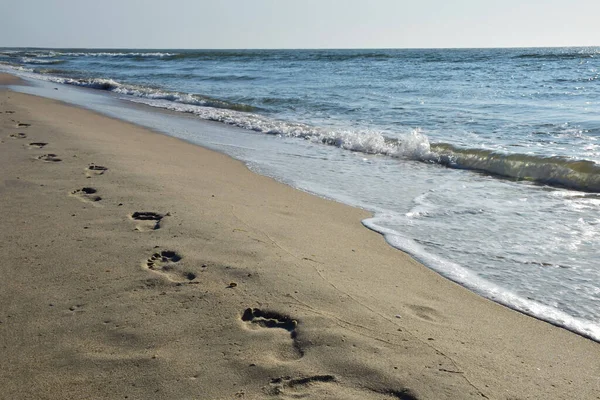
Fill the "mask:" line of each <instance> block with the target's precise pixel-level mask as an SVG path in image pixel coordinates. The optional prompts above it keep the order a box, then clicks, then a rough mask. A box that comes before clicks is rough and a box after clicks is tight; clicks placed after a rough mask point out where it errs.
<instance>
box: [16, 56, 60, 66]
mask: <svg viewBox="0 0 600 400" xmlns="http://www.w3.org/2000/svg"><path fill="white" fill-rule="evenodd" d="M21 62H22V63H24V64H36V65H56V64H64V63H65V60H49V59H46V58H43V59H39V58H31V57H23V58H21Z"/></svg>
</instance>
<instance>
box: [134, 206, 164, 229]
mask: <svg viewBox="0 0 600 400" xmlns="http://www.w3.org/2000/svg"><path fill="white" fill-rule="evenodd" d="M166 215H168V214H166ZM164 217H165V215H162V214H159V213H155V212H152V211H136V212H134V213H133V214H131V219H133V220H135V221H137V222H138V223H137V226H136V228H135V229H136V230H138V231H140V232H144V231H155V230H157V229H160V222H161V221H162V219H163V218H164Z"/></svg>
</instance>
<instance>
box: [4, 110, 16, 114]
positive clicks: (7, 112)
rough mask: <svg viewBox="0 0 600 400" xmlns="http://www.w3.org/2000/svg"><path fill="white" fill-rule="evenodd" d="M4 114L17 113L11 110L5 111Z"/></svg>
mask: <svg viewBox="0 0 600 400" xmlns="http://www.w3.org/2000/svg"><path fill="white" fill-rule="evenodd" d="M4 113H5V114H14V113H15V112H14V111H10V110H9V111H4Z"/></svg>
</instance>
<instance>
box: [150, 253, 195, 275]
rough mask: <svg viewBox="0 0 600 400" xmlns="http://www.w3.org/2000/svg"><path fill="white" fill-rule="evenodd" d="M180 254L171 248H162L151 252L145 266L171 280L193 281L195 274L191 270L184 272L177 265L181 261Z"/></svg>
mask: <svg viewBox="0 0 600 400" xmlns="http://www.w3.org/2000/svg"><path fill="white" fill-rule="evenodd" d="M181 258H182V257H181V256H180V255H179V254H178V253H176V252H174V251H171V250H163V251H160V252H157V253H154V254H152V256H151V257H150V258H149V259H148V260H147V261H146V263H145V267H146V268H147V269H149V270H150V271H153V272H156V273H157V274H160V275H162V276H164V277H165V278H167V279H168V280H170V281H171V282H176V283H183V282H190V283H194V282H193V281H194V279H196V274H195V273H193V272H186V271H183V270H182V269H181V266H180V265H178V263H179V261H181Z"/></svg>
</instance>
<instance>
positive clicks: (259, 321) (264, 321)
mask: <svg viewBox="0 0 600 400" xmlns="http://www.w3.org/2000/svg"><path fill="white" fill-rule="evenodd" d="M242 321H244V322H247V323H250V324H256V325H258V326H260V327H262V328H279V329H284V330H286V331H288V332H289V333H290V338H291V339H292V342H293V343H292V346H293V350H294V353H295V354H294V356H295V357H294V358H296V359H298V358H301V357H302V356H304V350H302V348H301V347H300V343H299V342H298V340H297V338H298V329H297V328H298V320H296V319H293V318H291V317H289V316H287V315H283V314H280V313H278V312H275V311H263V310H260V309H258V308H247V309H246V310H244V313H243V314H242Z"/></svg>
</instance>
